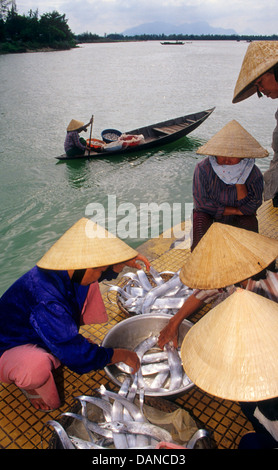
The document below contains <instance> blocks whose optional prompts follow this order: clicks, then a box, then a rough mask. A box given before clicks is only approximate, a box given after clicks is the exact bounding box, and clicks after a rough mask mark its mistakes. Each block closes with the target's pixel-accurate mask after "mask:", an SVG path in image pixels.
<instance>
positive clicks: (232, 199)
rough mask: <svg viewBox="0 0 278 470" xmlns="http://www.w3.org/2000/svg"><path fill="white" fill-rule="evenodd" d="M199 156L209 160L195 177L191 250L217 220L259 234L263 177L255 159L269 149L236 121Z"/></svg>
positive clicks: (225, 128) (201, 148)
mask: <svg viewBox="0 0 278 470" xmlns="http://www.w3.org/2000/svg"><path fill="white" fill-rule="evenodd" d="M197 153H198V154H200V155H206V156H207V158H205V159H203V160H201V161H200V162H199V163H198V164H197V165H196V168H195V170H194V175H193V203H194V208H193V241H192V246H191V250H194V248H195V247H196V245H197V243H198V242H199V241H200V239H201V238H202V236H203V235H204V234H205V233H206V231H207V230H208V228H209V227H210V226H211V224H212V223H213V222H214V221H216V222H222V223H225V224H229V225H233V226H236V227H240V228H245V229H248V230H252V231H254V232H258V221H257V217H256V211H257V209H258V207H260V205H261V204H262V194H263V176H262V173H261V171H260V170H259V168H258V167H257V166H256V164H255V159H256V158H264V157H266V156H267V155H268V152H267V150H265V149H264V148H262V147H261V145H260V144H259V142H257V140H256V139H255V138H254V137H252V136H251V135H250V134H249V133H248V132H247V131H246V130H245V129H244V128H243V127H242V126H241V125H240V124H239V123H238V122H237V121H235V120H233V121H231V122H229V123H228V124H226V125H225V126H224V127H223V128H222V129H221V130H220V131H219V132H217V134H215V135H214V136H213V137H212V138H211V139H210V140H209V141H208V142H207V143H206V144H205V145H203V146H202V147H200V148H199V149H198V150H197Z"/></svg>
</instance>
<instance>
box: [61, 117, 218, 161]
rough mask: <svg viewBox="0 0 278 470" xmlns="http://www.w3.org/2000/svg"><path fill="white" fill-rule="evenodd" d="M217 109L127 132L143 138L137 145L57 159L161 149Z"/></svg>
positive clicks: (63, 158) (189, 130)
mask: <svg viewBox="0 0 278 470" xmlns="http://www.w3.org/2000/svg"><path fill="white" fill-rule="evenodd" d="M214 109H215V108H211V109H208V110H205V111H200V112H198V113H194V114H188V115H186V116H181V117H178V118H174V119H169V120H168V121H162V122H158V123H156V124H152V125H150V126H145V127H140V128H138V129H133V130H131V131H126V132H125V134H126V135H134V136H142V137H143V139H142V140H141V141H140V143H139V144H137V145H132V146H127V147H125V148H120V149H113V150H105V147H104V149H103V150H102V151H101V152H99V151H95V150H90V152H87V151H86V153H85V154H84V155H74V156H72V157H69V156H67V155H66V154H63V155H60V156H59V157H55V158H57V159H58V160H73V159H81V158H86V159H88V158H94V157H102V156H103V157H107V156H112V155H119V154H122V155H125V154H129V153H131V152H138V151H142V150H147V149H152V148H155V147H161V146H163V145H166V144H170V143H172V142H175V141H177V140H179V139H181V138H182V137H184V136H186V135H188V134H189V133H190V132H192V131H194V130H195V129H196V128H197V127H198V126H200V124H202V122H204V121H205V120H206V119H207V118H208V117H209V116H210V115H211V113H212V112H213V111H214Z"/></svg>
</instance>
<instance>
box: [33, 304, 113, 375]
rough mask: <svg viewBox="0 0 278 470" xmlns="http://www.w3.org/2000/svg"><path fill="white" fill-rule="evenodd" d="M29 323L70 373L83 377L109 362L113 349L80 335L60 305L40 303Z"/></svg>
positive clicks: (76, 326)
mask: <svg viewBox="0 0 278 470" xmlns="http://www.w3.org/2000/svg"><path fill="white" fill-rule="evenodd" d="M30 322H31V324H32V326H33V328H34V329H35V331H36V333H37V334H38V335H39V336H40V338H41V339H42V341H43V343H44V344H45V346H46V348H47V349H48V350H49V351H50V352H51V353H52V354H53V355H54V356H55V357H57V358H58V359H59V360H60V361H61V363H62V364H64V365H66V366H67V367H68V368H69V369H70V370H72V371H73V372H76V373H78V374H84V373H87V372H90V371H91V370H98V369H103V368H104V367H105V366H106V365H107V364H108V363H109V362H111V358H112V355H113V349H112V348H103V347H100V346H97V345H96V344H93V343H91V342H90V341H88V340H87V339H86V338H85V337H84V336H82V335H81V334H79V332H78V325H77V323H76V322H75V321H74V318H73V317H72V313H71V312H70V311H67V310H66V308H65V306H64V305H63V304H62V303H59V302H55V301H49V302H46V303H44V302H41V303H40V304H38V305H37V306H36V307H35V309H34V311H33V312H32V313H31V316H30Z"/></svg>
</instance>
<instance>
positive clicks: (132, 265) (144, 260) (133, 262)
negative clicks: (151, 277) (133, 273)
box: [113, 254, 151, 273]
mask: <svg viewBox="0 0 278 470" xmlns="http://www.w3.org/2000/svg"><path fill="white" fill-rule="evenodd" d="M138 261H141V262H142V263H144V265H145V267H146V270H147V271H149V270H150V266H151V265H150V262H149V260H148V259H147V258H146V257H145V256H143V255H140V254H138V255H137V256H135V258H132V259H130V260H128V261H125V262H124V263H118V264H114V265H113V270H114V271H115V272H116V273H120V272H121V271H122V270H123V269H124V267H125V266H129V267H130V268H137V269H141V268H142V266H141V265H140V263H138Z"/></svg>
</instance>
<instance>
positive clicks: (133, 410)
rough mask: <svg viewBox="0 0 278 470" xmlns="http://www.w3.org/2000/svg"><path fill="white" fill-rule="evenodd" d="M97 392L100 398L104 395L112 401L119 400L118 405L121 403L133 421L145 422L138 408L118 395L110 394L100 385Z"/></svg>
mask: <svg viewBox="0 0 278 470" xmlns="http://www.w3.org/2000/svg"><path fill="white" fill-rule="evenodd" d="M98 391H99V393H100V394H101V395H102V396H103V395H106V396H107V397H109V398H112V399H113V400H119V401H120V403H122V405H123V406H124V407H126V408H127V410H128V411H129V413H130V415H131V416H132V418H133V419H134V421H140V422H142V421H146V418H145V417H144V415H143V414H142V413H141V411H140V410H139V408H138V406H136V405H135V404H134V403H132V402H131V401H129V400H128V399H127V398H124V397H121V396H120V395H118V394H117V393H115V392H111V391H109V390H106V388H105V387H104V385H101V386H100V388H99V389H98Z"/></svg>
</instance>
